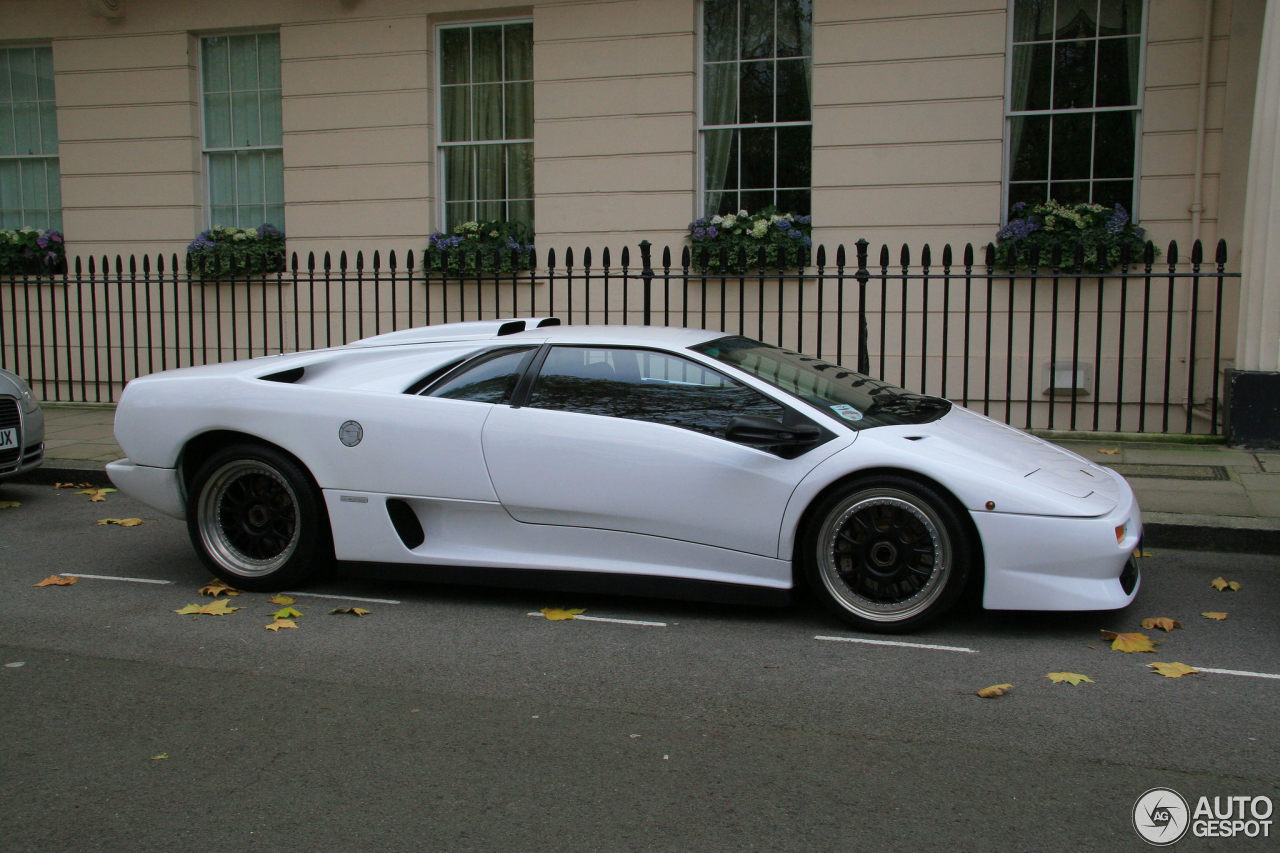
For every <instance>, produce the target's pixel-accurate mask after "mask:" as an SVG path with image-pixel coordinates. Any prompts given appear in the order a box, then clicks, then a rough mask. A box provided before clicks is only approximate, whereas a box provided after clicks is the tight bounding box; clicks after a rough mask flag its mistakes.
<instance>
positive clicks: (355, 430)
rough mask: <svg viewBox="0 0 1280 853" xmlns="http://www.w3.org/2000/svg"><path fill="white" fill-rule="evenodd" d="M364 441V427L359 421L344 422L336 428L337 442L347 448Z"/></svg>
mask: <svg viewBox="0 0 1280 853" xmlns="http://www.w3.org/2000/svg"><path fill="white" fill-rule="evenodd" d="M363 439H364V427H362V426H360V423H359V421H345V422H344V423H343V424H342V426H340V427H338V441H341V442H342V443H343V444H345V445H346V446H347V447H355V446H356V445H357V444H359V443H360V442H361V441H362V440H363Z"/></svg>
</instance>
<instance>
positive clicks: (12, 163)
mask: <svg viewBox="0 0 1280 853" xmlns="http://www.w3.org/2000/svg"><path fill="white" fill-rule="evenodd" d="M21 227H22V167H21V166H20V165H19V164H18V161H17V160H0V228H15V229H16V228H21Z"/></svg>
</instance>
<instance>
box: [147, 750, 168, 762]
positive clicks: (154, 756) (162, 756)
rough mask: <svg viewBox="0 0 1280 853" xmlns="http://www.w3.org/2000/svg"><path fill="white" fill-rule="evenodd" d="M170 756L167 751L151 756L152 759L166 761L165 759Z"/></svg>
mask: <svg viewBox="0 0 1280 853" xmlns="http://www.w3.org/2000/svg"><path fill="white" fill-rule="evenodd" d="M168 757H169V753H167V752H162V753H160V754H159V755H153V756H151V760H152V761H164V760H165V759H166V758H168Z"/></svg>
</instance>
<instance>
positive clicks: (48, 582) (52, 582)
mask: <svg viewBox="0 0 1280 853" xmlns="http://www.w3.org/2000/svg"><path fill="white" fill-rule="evenodd" d="M78 580H80V578H64V577H63V576H62V575H49V577H47V578H45V579H44V580H42V581H40V583H38V584H36V586H71V585H72V584H73V583H75V582H76V581H78Z"/></svg>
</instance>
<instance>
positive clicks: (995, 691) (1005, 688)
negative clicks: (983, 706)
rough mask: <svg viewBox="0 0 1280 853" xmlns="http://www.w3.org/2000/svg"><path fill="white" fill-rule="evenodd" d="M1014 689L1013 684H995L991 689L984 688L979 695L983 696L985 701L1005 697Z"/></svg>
mask: <svg viewBox="0 0 1280 853" xmlns="http://www.w3.org/2000/svg"><path fill="white" fill-rule="evenodd" d="M1012 689H1013V685H1012V684H993V685H991V686H990V687H984V688H982V689H981V690H979V691H978V694H977V695H979V696H981V697H982V698H983V699H994V698H996V697H997V696H1003V695H1004V694H1005V693H1007V692H1009V691H1010V690H1012Z"/></svg>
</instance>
